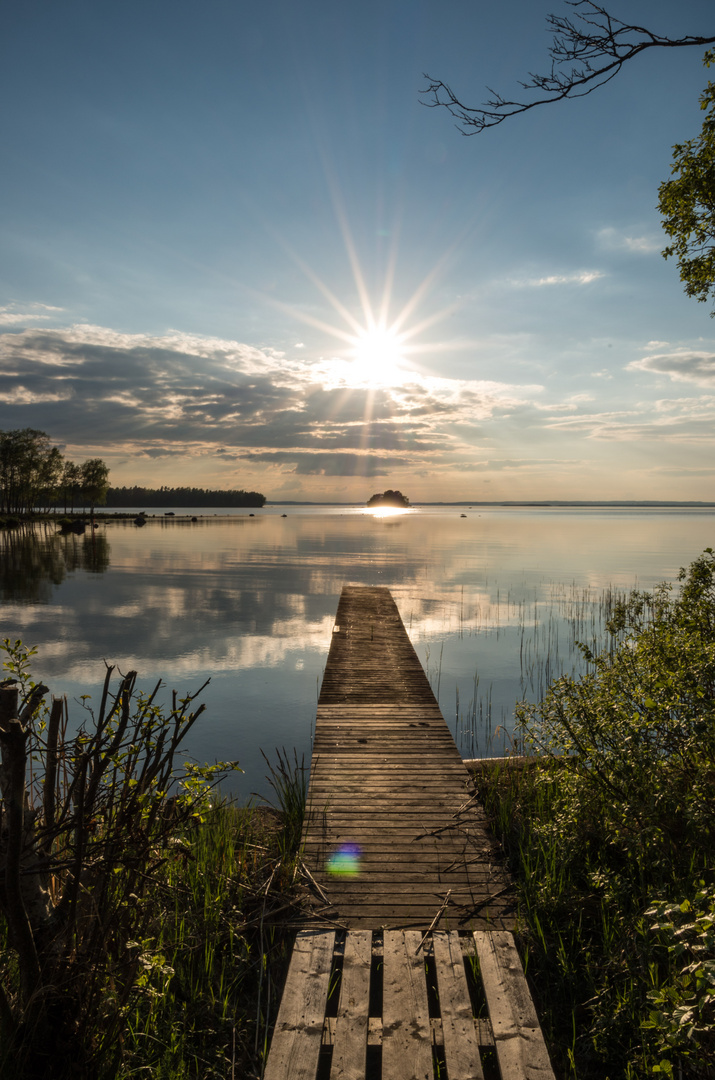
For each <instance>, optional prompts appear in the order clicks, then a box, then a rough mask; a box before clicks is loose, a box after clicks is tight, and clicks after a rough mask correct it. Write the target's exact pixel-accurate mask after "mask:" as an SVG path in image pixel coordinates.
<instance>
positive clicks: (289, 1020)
mask: <svg viewBox="0 0 715 1080" xmlns="http://www.w3.org/2000/svg"><path fill="white" fill-rule="evenodd" d="M303 848H304V851H303V858H304V862H305V869H306V876H307V878H308V880H309V881H310V883H311V886H312V889H313V894H314V899H313V907H312V912H311V914H310V920H309V923H307V924H306V926H308V925H309V926H310V928H309V929H308V928H304V929H302V930H301V931H300V932H299V933H298V936H297V939H296V943H295V946H294V950H293V956H292V958H291V963H290V968H289V971H288V976H287V980H286V985H285V987H284V990H283V996H282V999H281V1006H280V1010H279V1013H278V1018H277V1020H276V1025H275V1029H274V1033H273V1039H272V1042H271V1049H270V1053H269V1056H268V1061H267V1063H266V1069H265V1073H264V1080H373V1078H374V1080H380V1078H382V1080H436V1078H438V1077H439V1078H440V1080H444V1078H445V1077H446V1080H482V1078H483V1077H484V1076H485V1075H486V1076H488V1077H489V1076H491V1077H494V1076H496V1075H500V1076H501V1078H502V1080H554V1078H553V1073H552V1071H551V1065H550V1062H549V1056H548V1053H547V1050H546V1047H545V1045H544V1041H543V1038H542V1035H541V1029H540V1027H539V1022H538V1019H537V1016H536V1012H535V1010H534V1006H533V1003H532V1000H531V997H530V994H529V991H528V987H527V984H526V979H525V978H524V973H523V971H522V967H521V962H520V960H519V956H518V953H517V951H516V948H515V945H514V939H513V937H512V934H511V932H510V930H511V927H512V919H513V904H514V896H513V888H512V885H511V882H510V879H509V876H508V873H507V872H506V870H505V869H504V867H503V866H502V865H501V863H500V862H499V860H498V858H497V852H496V850H495V847H494V844H493V841H492V840H491V839H490V837H489V835H488V832H487V830H486V827H485V819H484V815H483V812H482V810H481V808H480V807H479V805H478V804H477V803H476V801H475V799H474V798H472V797H471V795H470V791H469V778H468V773H467V770H466V768H465V766H464V764H463V762H462V760H461V758H460V755H459V752H458V750H457V747H456V746H455V744H454V741H453V739H452V737H451V735H450V733H449V730H448V728H447V725H446V724H445V722H444V719H443V717H442V715H441V713H440V711H439V707H438V705H437V702H436V700H435V697H434V695H433V693H432V690H431V688H430V685H429V682H428V680H427V678H426V676H425V674H424V671H423V670H422V666H421V664H420V662H419V659H418V657H417V655H416V653H415V651H414V649H413V647H412V644H411V642H410V640H409V638H408V636H407V633H406V632H405V628H404V626H403V624H402V620H401V619H400V616H399V613H398V611H397V608H396V606H395V603H394V601H393V599H392V597H391V595H390V593H389V591H388V590H387V589H384V588H358V587H352V586H349V587H346V588H344V589H343V592H342V596H341V598H340V603H339V606H338V613H337V618H336V623H335V627H334V630H333V637H332V644H331V647H330V653H329V656H328V662H327V666H326V670H325V676H324V679H323V686H322V691H321V694H320V698H319V702H318V717H317V722H316V730H315V740H314V745H313V757H312V762H311V773H310V783H309V788H308V806H307V811H306V817H305V823H304V830H303Z"/></svg>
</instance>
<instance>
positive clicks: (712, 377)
mask: <svg viewBox="0 0 715 1080" xmlns="http://www.w3.org/2000/svg"><path fill="white" fill-rule="evenodd" d="M627 368H628V370H629V371H648V372H650V373H651V374H653V375H667V376H668V377H669V378H670V379H672V380H673V381H674V382H694V383H699V384H700V385H702V386H715V353H711V352H699V351H696V350H686V349H679V350H677V351H675V352H670V353H654V354H652V355H651V356H644V357H643V358H642V359H640V360H632V361H631V362H630V364H628V365H627Z"/></svg>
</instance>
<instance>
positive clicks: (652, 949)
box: [485, 549, 715, 1077]
mask: <svg viewBox="0 0 715 1080" xmlns="http://www.w3.org/2000/svg"><path fill="white" fill-rule="evenodd" d="M679 580H680V582H681V587H680V590H679V592H678V594H677V595H676V596H675V597H674V596H673V595H672V593H671V590H670V588H669V586H667V585H661V586H660V587H659V588H657V589H656V590H655V591H654V592H653V593H650V594H649V593H633V594H632V595H631V596H630V597H629V598H628V599H627V600H625V601H623V602H622V603H621V604H620V605H619V606H618V608H617V610H616V612H615V615H614V618H613V619H612V620H611V622H610V623H609V626H608V629H609V633H610V635H611V641H610V646H609V648H608V649H607V650H606V651H605V652H604V653H602V654H601V655H599V656H593V655H591V654H590V653H589V652H588V650H584V651H585V653H586V656H587V659H588V660H589V661H590V664H591V670H590V673H589V674H588V675H586V676H585V677H583V678H581V679H579V680H574V679H571V678H567V677H564V678H561V679H559V680H557V681H556V682H555V683H554V684H553V686H552V687H551V688H550V690H549V692H548V693H547V695H546V698H545V699H544V701H543V702H541V703H540V704H539V705H536V706H530V705H522V706H520V707H519V709H518V724H519V727H518V733H519V739H520V740H521V743H522V744H523V748H524V750H525V751H526V752H527V753H531V754H533V755H535V756H536V757H537V760H538V761H539V762H540V766H539V767H537V768H530V769H524V770H508V771H506V772H505V773H503V774H502V775H501V776H496V777H493V778H492V779H491V780H489V779H487V780H486V781H485V783H486V789H485V796H486V799H487V802H488V805H489V807H490V809H491V812H492V814H493V817H494V820H495V822H496V823H497V826H498V828H499V829H500V831H501V832H502V834H503V836H504V839H505V842H506V843H507V845H508V847H509V850H510V854H511V857H512V860H513V864H514V867H515V870H516V871H517V874H518V876H519V880H520V890H521V897H522V911H523V914H524V918H525V921H526V923H527V925H528V930H527V931H525V933H524V936H523V945H524V949H525V956H526V958H527V960H528V963H529V965H530V972H531V974H532V976H533V978H534V980H535V984H536V988H537V994H538V995H539V996H540V998H541V1001H542V1007H543V1009H544V1010H545V1018H546V1027H547V1030H549V1029H550V1033H551V1037H552V1040H553V1043H554V1045H555V1046H556V1047H561V1048H562V1060H561V1062H560V1065H561V1067H562V1068H563V1071H564V1072H565V1073H566V1074H568V1075H574V1076H575V1075H576V1074H577V1073H578V1076H579V1077H588V1076H593V1077H596V1076H599V1077H602V1076H604V1075H610V1076H613V1077H615V1076H629V1077H635V1076H649V1075H651V1074H652V1073H653V1072H654V1071H656V1070H660V1071H661V1072H667V1071H668V1069H675V1071H676V1074H677V1071H678V1069H682V1070H683V1071H682V1076H684V1077H685V1076H693V1077H695V1076H698V1077H700V1076H706V1075H707V1076H712V1075H715V1046H714V1045H713V1040H712V1038H711V1037H710V1036H709V1035H706V1028H707V1024H705V1023H704V1022H703V1021H702V1016H705V1017H706V1018H707V1017H710V1013H711V1011H712V1006H713V1002H712V997H711V996H710V990H709V989H707V987H708V986H711V983H708V980H709V979H711V977H712V975H713V969H712V967H711V966H708V965H709V964H710V961H709V959H708V957H709V956H710V954H709V953H707V955H706V954H703V953H702V951H701V952H700V953H698V955H697V956H695V954H694V953H693V952H692V950H691V951H690V952H688V950H687V949H685V948H670V950H669V949H668V943H667V942H665V941H664V939H663V937H662V935H663V933H664V932H665V927H666V924H667V920H666V921H665V922H664V921H663V920H664V914H663V912H664V911H666V910H669V911H672V909H673V907H674V906H675V907H677V908H678V910H682V911H683V912H689V911H690V910H691V907H693V910H695V908H696V907H697V905H698V904H700V905H702V903H703V900H702V897H703V896H704V895H706V894H707V895H709V893H707V890H712V887H713V882H714V880H715V783H714V781H715V556H714V555H713V551H712V549H707V550H706V551H705V552H704V553H703V555H702V556H701V557H700V558H699V559H697V560H696V561H695V562H694V563H693V564H692V566H691V567H690V568H689V569H688V570H687V571H685V570H683V571H681V573H680V579H679ZM703 890H705V892H704V891H703ZM698 897H700V899H697V898H698ZM663 898H675V899H673V900H669V902H668V903H667V904H665V901H664V899H663ZM664 904H665V907H664ZM654 917H655V919H656V922H655V923H654V921H653V920H654ZM696 922H697V921H696ZM696 922H695V923H693V925H696ZM656 924H657V926H658V927H660V929H659V930H653V929H652V927H653V926H654V925H656ZM697 925H699V924H697ZM673 926H675V923H673ZM673 933H676V930H673ZM679 941H680V944H681V945H682V944H683V939H682V938H681V939H679ZM670 944H671V945H672V942H671V943H670ZM701 944H702V942H701ZM703 956H705V960H706V961H707V963H705V961H704V960H703ZM701 962H702V963H704V964H705V966H702V965H701V966H700V967H698V966H697V965H699V964H701ZM694 964H695V965H696V966H695V967H693V965H694ZM693 994H695V995H696V996H697V995H700V996H699V997H697V1001H695V999H694V998H693ZM681 1005H683V1006H687V1008H684V1009H683V1011H681V1012H678V1011H677V1010H678V1009H679V1008H680V1006H681ZM691 1006H692V1008H693V1009H694V1010H695V1012H693V1013H692V1014H688V1009H689V1008H691ZM698 1009H700V1012H698ZM686 1014H688V1015H687V1018H686V1020H685V1021H684V1022H683V1023H682V1024H680V1025H679V1026H680V1035H682V1038H680V1039H679V1038H676V1037H675V1036H674V1034H673V1030H674V1029H673V1022H674V1021H673V1017H675V1016H677V1017H683V1016H686ZM696 1014H697V1015H696ZM666 1015H668V1016H670V1020H668V1021H666V1019H665V1017H666ZM698 1017H700V1019H698ZM691 1020H692V1022H691Z"/></svg>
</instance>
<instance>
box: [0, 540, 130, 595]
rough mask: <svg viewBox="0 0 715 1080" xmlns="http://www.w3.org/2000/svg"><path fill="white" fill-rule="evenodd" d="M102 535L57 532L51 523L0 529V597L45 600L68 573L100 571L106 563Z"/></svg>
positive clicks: (108, 548)
mask: <svg viewBox="0 0 715 1080" xmlns="http://www.w3.org/2000/svg"><path fill="white" fill-rule="evenodd" d="M109 556H110V546H109V542H108V540H107V537H106V535H104V534H101V533H100V534H98V533H96V532H95V533H94V534H90V535H85V536H78V535H76V534H75V533H61V532H59V531H58V530H57V529H56V528H54V527H53V526H33V527H29V528H28V527H23V528H19V529H6V530H2V531H0V601H1V602H2V603H3V604H11V603H29V604H37V603H48V602H49V601H50V600H51V598H52V596H53V594H54V591H55V588H56V586H58V585H61V584H62V582H63V581H64V580H65V578H66V577H67V575H68V574H73V573H76V572H77V571H84V572H85V573H88V574H103V573H104V572H105V571H106V570H107V569H108V567H109Z"/></svg>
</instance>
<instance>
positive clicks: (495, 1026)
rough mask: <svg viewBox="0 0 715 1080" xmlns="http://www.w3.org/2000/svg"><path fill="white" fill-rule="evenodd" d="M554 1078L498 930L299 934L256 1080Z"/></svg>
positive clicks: (514, 962)
mask: <svg viewBox="0 0 715 1080" xmlns="http://www.w3.org/2000/svg"><path fill="white" fill-rule="evenodd" d="M497 1070H498V1074H499V1075H500V1076H501V1078H502V1080H554V1074H553V1072H552V1070H551V1063H550V1061H549V1055H548V1052H547V1049H546V1046H545V1044H544V1039H543V1036H542V1034H541V1028H540V1026H539V1021H538V1018H537V1016H536V1012H535V1010H534V1006H533V1003H532V1000H531V996H530V994H529V989H528V987H527V985H526V979H525V978H524V973H523V971H522V968H521V962H520V960H519V956H518V954H517V951H516V949H515V947H514V939H513V937H512V935H511V934H510V933H508V932H506V931H476V932H475V933H473V934H464V933H460V932H458V931H435V932H434V933H432V934H428V935H426V936H423V935H422V934H421V933H420V932H419V931H418V930H404V931H402V930H391V931H385V932H384V933H379V932H377V931H375V932H373V931H370V930H351V931H348V932H346V933H345V932H344V933H337V934H336V932H335V931H333V930H303V931H301V933H300V934H299V935H298V938H297V940H296V944H295V949H294V952H293V959H292V961H291V966H290V970H289V972H288V979H287V982H286V985H285V989H284V991H283V998H282V1000H281V1006H280V1010H279V1013H278V1018H277V1021H276V1026H275V1030H274V1033H273V1042H272V1044H271V1052H270V1055H269V1058H268V1062H267V1064H266V1069H265V1073H264V1080H316V1077H317V1076H318V1075H319V1076H321V1077H326V1078H327V1077H329V1078H330V1080H365V1078H366V1077H367V1076H370V1077H377V1078H379V1077H382V1078H384V1080H438V1078H439V1080H445V1078H446V1080H484V1077H485V1075H486V1076H492V1077H493V1076H495V1074H496V1071H497Z"/></svg>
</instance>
